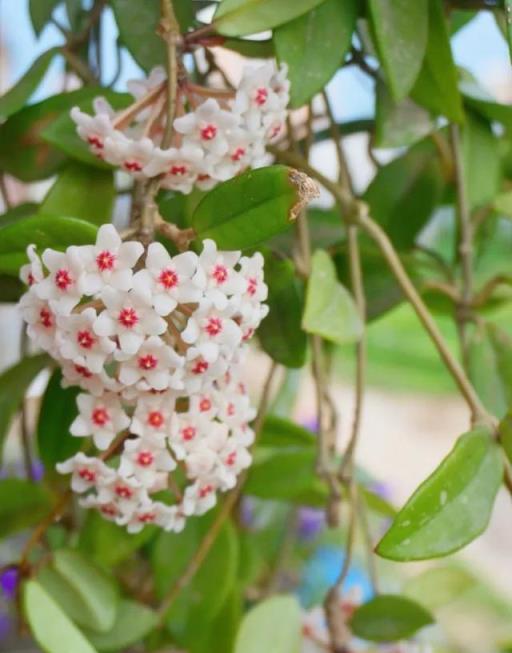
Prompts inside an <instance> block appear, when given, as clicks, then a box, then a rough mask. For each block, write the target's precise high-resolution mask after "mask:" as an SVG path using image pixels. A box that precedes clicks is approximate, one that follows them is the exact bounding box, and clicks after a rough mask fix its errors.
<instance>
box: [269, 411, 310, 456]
mask: <svg viewBox="0 0 512 653" xmlns="http://www.w3.org/2000/svg"><path fill="white" fill-rule="evenodd" d="M297 446H301V447H308V448H310V449H313V450H314V449H315V448H316V436H315V435H314V433H312V432H311V431H309V430H308V429H305V428H304V427H303V426H300V425H299V424H296V423H295V422H292V421H291V420H289V419H285V418H283V417H276V416H275V415H268V416H267V417H266V418H265V421H264V422H263V426H262V429H261V433H260V435H259V437H258V447H297Z"/></svg>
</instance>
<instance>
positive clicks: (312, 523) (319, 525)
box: [297, 507, 325, 540]
mask: <svg viewBox="0 0 512 653" xmlns="http://www.w3.org/2000/svg"><path fill="white" fill-rule="evenodd" d="M324 528H325V512H324V511H323V510H318V509H316V508H306V507H304V508H300V509H299V511H298V514H297V535H298V536H299V538H301V539H303V540H311V539H313V538H314V537H315V536H316V535H318V534H319V533H320V532H321V531H322V530H323V529H324Z"/></svg>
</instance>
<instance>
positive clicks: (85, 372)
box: [75, 365, 92, 379]
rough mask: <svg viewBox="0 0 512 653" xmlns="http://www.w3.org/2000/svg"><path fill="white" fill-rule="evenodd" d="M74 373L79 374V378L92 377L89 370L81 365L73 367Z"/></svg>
mask: <svg viewBox="0 0 512 653" xmlns="http://www.w3.org/2000/svg"><path fill="white" fill-rule="evenodd" d="M75 372H77V374H80V376H83V377H84V379H90V378H91V376H92V372H91V370H89V369H87V367H84V366H83V365H75Z"/></svg>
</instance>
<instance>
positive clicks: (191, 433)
mask: <svg viewBox="0 0 512 653" xmlns="http://www.w3.org/2000/svg"><path fill="white" fill-rule="evenodd" d="M181 437H182V438H183V439H184V440H186V441H187V442H189V441H190V440H193V439H194V438H195V437H196V429H195V428H194V427H193V426H185V428H184V429H181Z"/></svg>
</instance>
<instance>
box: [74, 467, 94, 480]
mask: <svg viewBox="0 0 512 653" xmlns="http://www.w3.org/2000/svg"><path fill="white" fill-rule="evenodd" d="M78 476H80V478H82V479H83V480H84V481H87V482H88V483H94V481H95V480H96V472H95V471H94V470H92V469H89V468H88V467H82V469H79V470H78Z"/></svg>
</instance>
